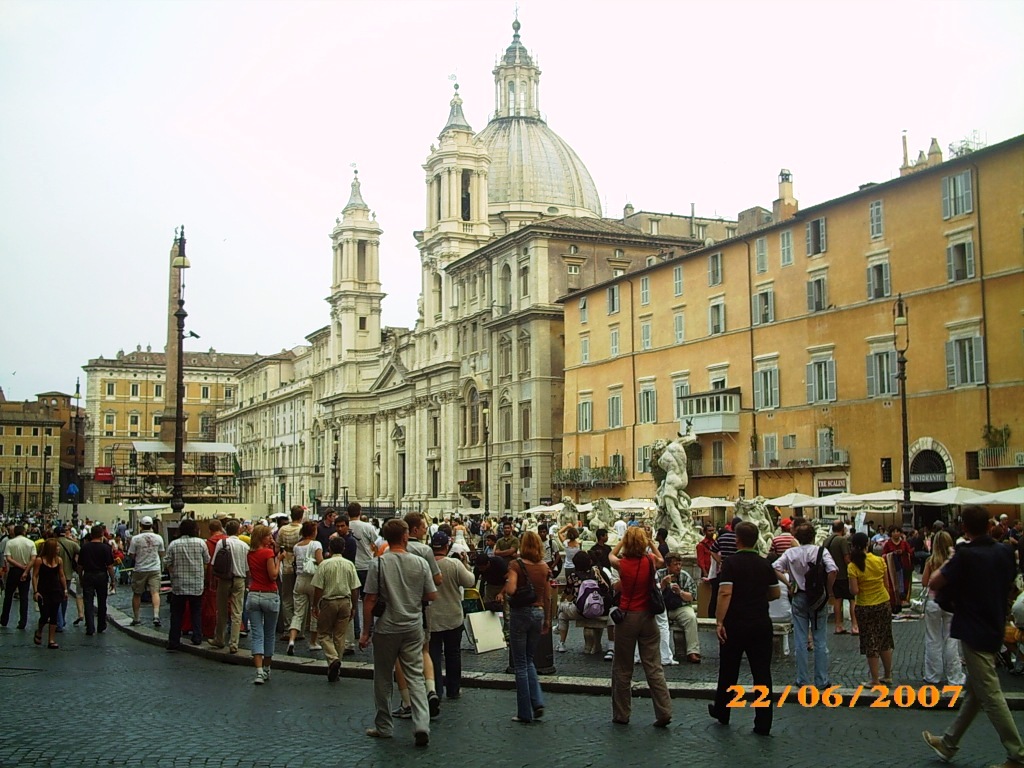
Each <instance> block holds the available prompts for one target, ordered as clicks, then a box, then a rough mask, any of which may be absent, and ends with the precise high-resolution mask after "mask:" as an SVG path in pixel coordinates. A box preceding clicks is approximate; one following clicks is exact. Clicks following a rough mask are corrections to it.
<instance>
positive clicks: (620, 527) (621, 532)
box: [612, 517, 628, 541]
mask: <svg viewBox="0 0 1024 768" xmlns="http://www.w3.org/2000/svg"><path fill="white" fill-rule="evenodd" d="M627 527H628V526H627V525H626V521H625V520H623V519H622V518H621V517H620V518H619V519H618V520H616V521H615V523H614V524H613V525H612V528H614V529H615V533H616V535H617V536H618V537H619V541H622V537H623V536H625V535H626V528H627Z"/></svg>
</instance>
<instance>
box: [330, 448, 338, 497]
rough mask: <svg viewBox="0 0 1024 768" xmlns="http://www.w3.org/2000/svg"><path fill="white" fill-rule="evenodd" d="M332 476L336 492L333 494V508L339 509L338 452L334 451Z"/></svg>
mask: <svg viewBox="0 0 1024 768" xmlns="http://www.w3.org/2000/svg"><path fill="white" fill-rule="evenodd" d="M331 475H332V476H333V478H334V492H333V493H332V494H331V506H332V507H334V508H335V509H337V508H338V450H337V449H335V450H334V458H333V459H331Z"/></svg>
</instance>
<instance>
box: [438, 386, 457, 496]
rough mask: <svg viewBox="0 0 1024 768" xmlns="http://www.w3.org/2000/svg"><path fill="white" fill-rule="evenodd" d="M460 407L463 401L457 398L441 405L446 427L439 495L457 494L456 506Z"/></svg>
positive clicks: (441, 453)
mask: <svg viewBox="0 0 1024 768" xmlns="http://www.w3.org/2000/svg"><path fill="white" fill-rule="evenodd" d="M460 406H461V401H460V400H458V399H455V398H453V399H450V400H445V401H442V403H441V424H443V425H444V433H443V435H442V436H441V450H440V456H441V467H440V470H441V471H440V472H439V473H438V485H439V486H440V487H439V489H438V493H439V494H440V495H442V496H447V497H449V498H450V497H451V495H452V494H456V501H455V503H456V505H458V503H459V500H458V496H457V494H458V485H457V483H458V480H459V462H458V459H457V458H456V457H457V456H458V455H459V451H458V447H459V427H460V413H459V408H460Z"/></svg>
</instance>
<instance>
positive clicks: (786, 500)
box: [765, 491, 814, 507]
mask: <svg viewBox="0 0 1024 768" xmlns="http://www.w3.org/2000/svg"><path fill="white" fill-rule="evenodd" d="M813 500H814V497H813V496H808V495H807V494H806V493H797V492H796V491H793V492H792V493H787V494H786V495H785V496H776V497H775V498H774V499H767V500H766V501H765V504H772V505H774V506H776V507H793V506H796V505H797V503H799V502H805V501H813Z"/></svg>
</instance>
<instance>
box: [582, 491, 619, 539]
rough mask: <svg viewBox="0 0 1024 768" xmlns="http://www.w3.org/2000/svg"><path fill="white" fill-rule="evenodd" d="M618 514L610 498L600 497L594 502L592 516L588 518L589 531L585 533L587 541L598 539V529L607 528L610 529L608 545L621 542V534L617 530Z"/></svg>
mask: <svg viewBox="0 0 1024 768" xmlns="http://www.w3.org/2000/svg"><path fill="white" fill-rule="evenodd" d="M617 519H618V515H616V514H615V511H614V510H613V509H612V506H611V504H609V503H608V499H598V500H597V501H595V502H594V504H593V508H592V509H591V512H590V516H589V517H588V518H587V529H588V530H587V532H586V534H584V536H585V539H584V540H587V541H597V529H598V528H605V529H607V531H608V545H609V546H615V545H616V544H618V542H619V534H617V533H616V532H615V521H616V520H617Z"/></svg>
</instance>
